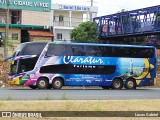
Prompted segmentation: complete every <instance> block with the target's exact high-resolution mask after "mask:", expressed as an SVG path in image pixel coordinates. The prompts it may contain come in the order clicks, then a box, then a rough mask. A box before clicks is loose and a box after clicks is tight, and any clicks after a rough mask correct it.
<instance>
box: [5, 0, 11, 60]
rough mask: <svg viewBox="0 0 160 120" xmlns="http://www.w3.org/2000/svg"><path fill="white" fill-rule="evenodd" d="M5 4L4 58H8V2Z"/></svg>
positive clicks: (8, 0) (7, 0)
mask: <svg viewBox="0 0 160 120" xmlns="http://www.w3.org/2000/svg"><path fill="white" fill-rule="evenodd" d="M6 2H7V3H6V4H7V14H6V34H5V41H4V57H5V58H6V57H7V56H8V38H9V37H8V36H9V5H10V0H6Z"/></svg>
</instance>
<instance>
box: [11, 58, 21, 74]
mask: <svg viewBox="0 0 160 120" xmlns="http://www.w3.org/2000/svg"><path fill="white" fill-rule="evenodd" d="M18 63H19V61H14V64H11V71H10V75H14V74H16V73H17V72H18V66H19V65H18Z"/></svg>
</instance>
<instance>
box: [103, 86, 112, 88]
mask: <svg viewBox="0 0 160 120" xmlns="http://www.w3.org/2000/svg"><path fill="white" fill-rule="evenodd" d="M102 88H103V89H110V88H111V87H108V86H102Z"/></svg>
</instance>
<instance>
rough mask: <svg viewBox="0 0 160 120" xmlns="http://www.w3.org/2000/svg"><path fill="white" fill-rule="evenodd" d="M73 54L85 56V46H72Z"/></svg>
mask: <svg viewBox="0 0 160 120" xmlns="http://www.w3.org/2000/svg"><path fill="white" fill-rule="evenodd" d="M72 53H73V55H74V56H84V55H85V51H84V46H72Z"/></svg>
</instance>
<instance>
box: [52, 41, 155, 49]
mask: <svg viewBox="0 0 160 120" xmlns="http://www.w3.org/2000/svg"><path fill="white" fill-rule="evenodd" d="M50 43H53V44H63V45H85V46H111V47H134V48H135V47H137V48H154V46H142V45H124V44H100V43H73V42H70V43H68V42H59V41H58V42H57V41H56V42H50Z"/></svg>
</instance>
